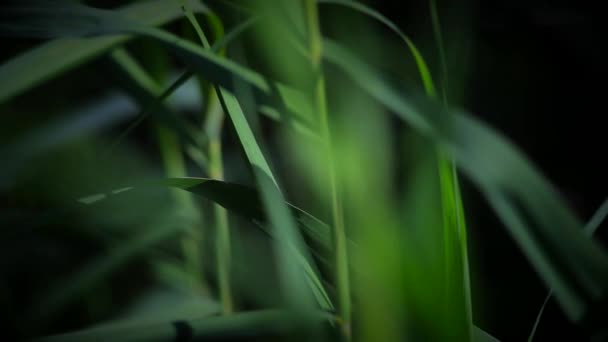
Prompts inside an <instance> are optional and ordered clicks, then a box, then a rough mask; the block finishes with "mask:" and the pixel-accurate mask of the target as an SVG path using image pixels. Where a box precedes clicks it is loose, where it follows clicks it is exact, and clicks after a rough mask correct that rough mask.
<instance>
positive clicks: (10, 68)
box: [0, 0, 207, 103]
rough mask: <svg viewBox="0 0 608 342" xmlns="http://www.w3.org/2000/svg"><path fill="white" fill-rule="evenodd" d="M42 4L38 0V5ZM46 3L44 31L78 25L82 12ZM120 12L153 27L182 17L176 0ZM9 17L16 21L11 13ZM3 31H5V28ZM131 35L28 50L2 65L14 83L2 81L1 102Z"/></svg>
mask: <svg viewBox="0 0 608 342" xmlns="http://www.w3.org/2000/svg"><path fill="white" fill-rule="evenodd" d="M192 2H193V5H192V6H191V8H192V9H193V10H195V11H197V12H202V11H207V8H206V7H204V6H203V5H202V4H201V3H200V2H198V1H192ZM41 3H42V2H38V3H36V6H38V5H40V4H41ZM23 6H25V5H23ZM36 6H33V7H32V6H29V7H28V6H25V7H23V8H24V9H25V10H26V11H27V9H28V8H29V9H30V10H34V11H35V10H36ZM42 6H43V10H44V9H46V11H47V13H46V14H47V15H50V16H51V20H53V21H52V22H49V21H45V26H44V27H41V26H40V25H41V23H39V22H35V23H34V24H33V25H34V27H38V29H41V30H44V29H51V28H52V27H56V24H57V23H59V24H61V23H66V24H67V25H68V26H72V28H71V29H73V26H74V25H75V24H74V20H76V18H75V15H74V14H78V11H76V13H73V12H72V13H65V12H64V13H63V14H62V15H60V14H61V13H52V12H53V10H52V9H51V10H50V12H49V5H42ZM73 11H74V10H73ZM4 13H5V15H7V16H8V15H9V13H8V12H4ZM22 13H23V12H22ZM117 13H118V14H119V15H121V16H122V17H124V18H129V19H131V18H133V19H136V20H138V21H140V22H141V23H142V24H145V25H153V26H157V25H163V24H165V23H167V22H170V21H172V20H175V19H177V18H179V17H181V16H182V11H181V10H180V9H179V8H177V6H175V1H173V0H152V1H141V2H137V3H135V4H133V5H129V6H127V7H125V8H123V9H120V10H119V11H117ZM41 14H43V13H39V16H38V17H37V18H38V19H44V16H42V18H41V17H40V16H41ZM68 14H69V15H68ZM93 14H98V12H94V13H93ZM91 15H92V14H90V13H89V14H88V15H87V17H88V18H89V19H90V20H92V19H91ZM9 19H11V20H13V19H12V18H10V16H9ZM33 19H36V18H32V20H33ZM17 22H18V23H19V25H22V24H23V23H22V22H19V21H17ZM77 22H78V21H77ZM28 23H30V24H31V23H32V22H31V21H28ZM5 25H7V24H5ZM0 29H1V28H0ZM0 34H2V32H1V31H0ZM130 38H132V37H131V36H128V35H121V36H112V37H97V38H87V39H77V38H69V39H57V40H53V41H50V42H48V43H45V44H43V45H41V46H39V47H37V48H34V49H32V50H30V51H27V52H25V53H23V54H21V55H19V56H17V57H15V58H13V59H11V60H10V61H8V62H6V63H4V64H2V65H1V66H0V79H3V80H10V82H2V83H0V103H2V102H5V101H6V100H8V99H10V98H11V97H13V96H15V95H18V94H19V93H22V92H24V91H26V90H28V89H30V88H32V87H34V86H36V85H38V84H41V83H43V82H44V81H47V80H49V79H51V78H53V77H54V76H57V75H58V74H60V73H62V72H64V71H67V70H69V69H72V68H74V67H76V66H78V65H80V64H82V63H84V62H86V61H88V60H90V59H92V58H93V57H95V56H97V55H99V54H101V53H103V52H105V51H107V50H108V49H110V48H111V47H113V46H115V45H117V44H120V43H124V42H125V41H127V40H128V39H130Z"/></svg>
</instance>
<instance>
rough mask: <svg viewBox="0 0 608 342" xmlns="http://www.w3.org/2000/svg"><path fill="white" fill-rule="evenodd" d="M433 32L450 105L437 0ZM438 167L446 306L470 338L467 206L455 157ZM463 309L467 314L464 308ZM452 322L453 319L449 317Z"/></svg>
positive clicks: (432, 3) (444, 94)
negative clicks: (459, 181)
mask: <svg viewBox="0 0 608 342" xmlns="http://www.w3.org/2000/svg"><path fill="white" fill-rule="evenodd" d="M429 8H430V13H431V20H432V24H433V32H434V35H435V41H436V43H437V50H438V52H439V59H440V63H441V76H442V77H441V91H442V102H443V105H444V107H446V108H447V107H448V95H447V94H448V69H447V61H446V55H445V50H444V47H443V38H442V33H441V25H440V21H439V15H438V13H437V4H436V2H435V0H430V1H429ZM427 95H429V96H430V97H436V96H437V94H436V93H434V92H427ZM437 160H438V168H439V170H438V171H439V182H440V189H441V204H442V211H443V226H444V233H443V236H444V255H445V268H446V269H445V288H446V292H445V293H446V307H447V314H448V317H450V316H451V317H454V319H455V320H456V321H454V322H455V325H454V326H452V327H451V329H457V331H456V332H455V333H456V334H457V335H456V336H462V337H464V338H466V340H468V341H470V340H471V328H472V325H473V317H472V307H471V288H470V275H469V261H468V255H467V250H468V249H467V234H466V223H465V218H464V209H463V206H462V198H461V195H460V187H459V185H458V174H457V173H456V167H455V165H454V163H453V161H452V160H450V159H449V158H448V157H447V156H445V155H444V154H443V153H442V152H441V151H439V152H438V156H437ZM461 308H462V309H464V316H463V315H462V314H463V312H462V309H461ZM448 320H449V321H450V322H452V319H450V318H448Z"/></svg>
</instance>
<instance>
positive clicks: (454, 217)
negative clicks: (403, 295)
mask: <svg viewBox="0 0 608 342" xmlns="http://www.w3.org/2000/svg"><path fill="white" fill-rule="evenodd" d="M319 3H321V4H333V5H340V6H344V7H346V8H350V9H352V10H355V11H358V12H360V13H362V14H363V15H365V16H367V17H369V18H372V19H374V20H376V21H378V22H380V23H381V24H383V25H384V26H386V27H387V28H389V29H390V30H391V31H393V32H394V33H395V34H396V35H397V36H399V38H401V40H402V41H403V42H404V43H405V44H406V46H407V47H408V49H409V51H410V53H411V54H412V57H413V58H414V61H415V63H416V66H417V69H418V72H419V74H420V78H421V80H422V84H423V86H424V89H425V92H426V94H427V96H429V97H431V98H435V97H436V96H437V93H436V87H435V85H434V82H433V78H432V76H431V72H430V71H429V68H428V66H427V64H426V62H425V60H424V58H423V57H422V54H421V53H420V51H419V50H418V48H417V47H416V45H415V44H414V43H413V41H412V40H411V39H410V38H409V37H408V36H407V35H406V34H405V33H404V32H403V31H402V30H401V29H399V27H398V26H397V25H396V24H395V23H393V22H392V21H391V20H390V19H388V18H386V17H385V16H384V15H382V14H381V13H379V12H378V11H376V10H374V9H372V8H370V7H368V6H366V5H364V4H362V3H358V2H354V1H349V0H319ZM431 9H432V11H431V12H432V13H431V14H432V17H433V27H434V31H435V34H436V40H437V43H438V47H439V51H440V59H441V61H442V66H443V67H444V71H443V72H444V75H445V74H447V71H446V70H445V69H446V68H445V54H444V53H443V44H442V39H441V30H440V26H439V19H438V16H437V13H436V10H435V6H434V1H431ZM443 81H444V82H447V79H446V78H445V77H444V79H443ZM446 86H447V85H446ZM445 93H446V92H445V90H444V91H443V94H444V97H443V99H444V105H446V106H447V98H446V97H445ZM437 158H438V165H439V170H438V171H439V177H440V180H441V193H442V195H441V200H442V207H443V217H444V225H445V237H444V239H445V241H444V246H445V247H444V248H445V255H446V267H447V269H446V276H447V279H446V290H447V291H448V293H446V296H447V298H448V301H449V302H450V305H449V307H448V312H451V313H452V317H454V318H455V319H465V320H466V322H464V324H465V325H466V326H472V310H471V294H470V285H469V281H470V277H469V271H468V257H467V247H466V224H465V221H464V210H463V205H462V199H461V196H460V190H459V189H458V177H457V174H456V171H455V168H454V166H453V165H452V163H451V161H450V160H449V159H448V158H447V156H445V155H444V154H443V153H438V156H437ZM452 291H454V292H453V293H450V292H452ZM458 293H460V294H461V295H458ZM460 299H462V302H461V303H459V301H460ZM458 308H462V311H463V312H459V311H460V309H458ZM456 325H457V326H462V325H463V324H460V323H457V324H456ZM465 329H466V328H465ZM463 335H465V336H468V337H467V339H470V331H469V329H466V330H465V331H463Z"/></svg>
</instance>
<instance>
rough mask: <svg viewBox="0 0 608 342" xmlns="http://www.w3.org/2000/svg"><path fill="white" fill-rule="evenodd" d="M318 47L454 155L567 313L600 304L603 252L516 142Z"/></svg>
mask: <svg viewBox="0 0 608 342" xmlns="http://www.w3.org/2000/svg"><path fill="white" fill-rule="evenodd" d="M325 47H326V51H327V53H326V55H325V57H326V58H327V60H328V61H329V62H331V63H333V64H335V65H337V66H339V67H340V68H342V70H343V71H344V72H345V73H346V74H348V75H349V76H350V77H351V78H352V79H353V80H354V82H355V83H357V84H358V85H359V86H360V87H361V88H362V89H364V90H366V91H367V92H368V93H369V94H370V95H371V96H372V97H373V98H375V99H376V100H377V101H379V102H381V103H382V104H384V105H385V106H386V107H388V108H389V109H391V110H392V111H394V112H395V113H396V114H397V115H398V116H399V117H400V118H402V119H403V120H404V121H406V122H408V123H409V124H410V125H411V126H412V127H413V128H414V129H416V130H417V131H419V132H420V133H422V134H424V135H426V136H428V137H431V138H432V139H434V140H436V141H437V142H438V143H440V145H441V146H442V148H445V150H446V151H448V152H449V153H450V154H451V155H452V156H453V157H454V159H455V160H456V162H457V165H458V166H459V168H460V169H461V170H463V171H464V172H465V174H466V175H467V176H468V177H469V178H470V179H471V180H472V181H473V182H474V183H475V184H476V185H477V186H478V187H479V188H480V189H481V190H482V192H483V193H484V194H485V196H486V198H487V199H488V200H489V202H490V203H491V204H492V206H493V207H494V209H495V211H496V212H497V214H498V215H499V217H500V218H501V219H502V220H503V222H504V223H505V225H506V227H507V228H509V232H510V233H511V234H512V236H513V237H514V239H515V240H516V241H517V243H518V244H519V245H520V247H521V248H522V250H523V252H524V253H525V254H526V256H527V257H528V258H529V260H530V261H531V262H532V264H533V265H534V267H535V268H536V270H537V271H538V272H539V274H540V275H541V277H542V278H543V279H544V281H545V282H546V283H547V284H548V286H552V287H553V288H554V289H555V293H556V295H557V297H558V299H559V301H560V304H561V305H562V307H563V309H564V311H565V312H566V314H567V315H568V316H569V317H570V319H572V320H574V321H581V320H587V319H588V318H589V317H586V316H587V315H589V314H590V313H591V312H593V310H600V311H601V310H602V309H601V308H600V307H598V306H599V304H598V303H600V302H601V301H602V300H603V299H605V298H606V297H605V296H606V294H607V293H606V292H607V290H608V281H607V279H608V256H607V255H606V253H605V252H604V250H603V249H602V248H601V247H600V246H599V245H598V244H596V243H595V242H594V241H592V240H590V239H588V238H587V237H586V236H585V235H584V234H583V232H582V229H581V226H582V225H581V224H580V222H579V220H578V219H577V218H576V217H575V215H574V214H573V213H572V212H571V211H570V210H569V209H568V207H567V206H566V205H565V204H564V202H563V200H562V199H561V197H560V196H559V195H558V193H557V192H556V191H555V189H554V188H553V187H552V186H551V185H550V183H549V182H547V181H546V180H545V178H544V177H543V176H542V174H541V173H540V172H539V171H538V170H536V168H535V167H534V166H533V165H532V163H531V162H530V161H528V159H527V158H525V157H524V155H523V154H522V153H521V152H520V151H519V150H518V149H517V148H515V147H514V146H513V145H512V144H511V143H510V142H508V140H506V139H505V138H503V137H502V136H501V135H499V134H497V133H496V132H494V131H493V130H491V129H490V128H488V127H487V126H486V125H483V124H482V123H480V122H478V121H477V120H475V119H474V118H472V117H471V116H469V115H468V114H465V113H463V112H459V111H454V112H453V113H452V115H450V120H449V121H446V119H445V118H443V117H442V116H439V115H438V114H439V113H441V111H442V110H443V109H442V108H439V107H438V106H437V105H436V104H433V103H429V102H428V101H424V100H423V99H416V100H417V103H414V102H413V101H411V100H410V101H406V100H405V99H404V98H403V96H402V95H401V94H400V93H398V92H397V91H395V90H394V88H393V87H391V86H389V85H388V84H387V83H386V82H384V81H383V80H382V79H381V78H380V77H379V76H378V73H375V72H374V71H372V70H371V69H370V67H368V66H367V65H365V64H364V63H362V62H360V61H359V60H358V59H357V58H356V57H355V56H353V55H352V54H350V53H348V51H346V50H345V49H343V48H341V47H340V46H339V45H337V44H336V43H334V42H331V41H326V42H325ZM423 113H424V114H423ZM496 156H500V158H496ZM558 227H559V228H558ZM600 315H601V314H600ZM600 315H598V316H596V318H597V317H599V316H600Z"/></svg>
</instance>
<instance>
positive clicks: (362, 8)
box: [318, 0, 437, 96]
mask: <svg viewBox="0 0 608 342" xmlns="http://www.w3.org/2000/svg"><path fill="white" fill-rule="evenodd" d="M318 2H319V4H333V5H340V6H344V7H347V8H350V9H353V10H355V11H357V12H360V13H362V14H364V15H365V16H367V17H370V18H373V19H375V20H377V21H378V22H380V23H382V24H383V25H384V26H386V27H388V28H389V29H390V30H391V31H393V32H394V33H395V34H397V36H399V38H401V40H403V42H405V44H406V45H407V47H408V49H409V50H410V53H411V54H412V57H414V61H415V62H416V67H417V69H418V72H419V73H420V79H421V80H422V84H423V85H424V90H425V91H426V92H427V94H429V95H430V96H435V95H436V94H437V92H436V89H435V84H434V83H433V78H432V77H431V72H430V71H429V68H428V66H427V64H426V62H425V60H424V58H423V57H422V54H421V53H420V50H418V48H417V47H416V45H415V44H414V42H413V41H412V40H411V39H410V38H409V37H408V36H407V35H406V34H405V33H403V31H401V29H400V28H399V27H398V26H397V25H395V23H393V22H392V21H391V20H389V19H388V18H387V17H385V16H384V15H382V14H381V13H380V12H378V11H376V10H374V9H373V8H371V7H368V6H366V5H365V4H362V3H360V2H355V1H350V0H318Z"/></svg>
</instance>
